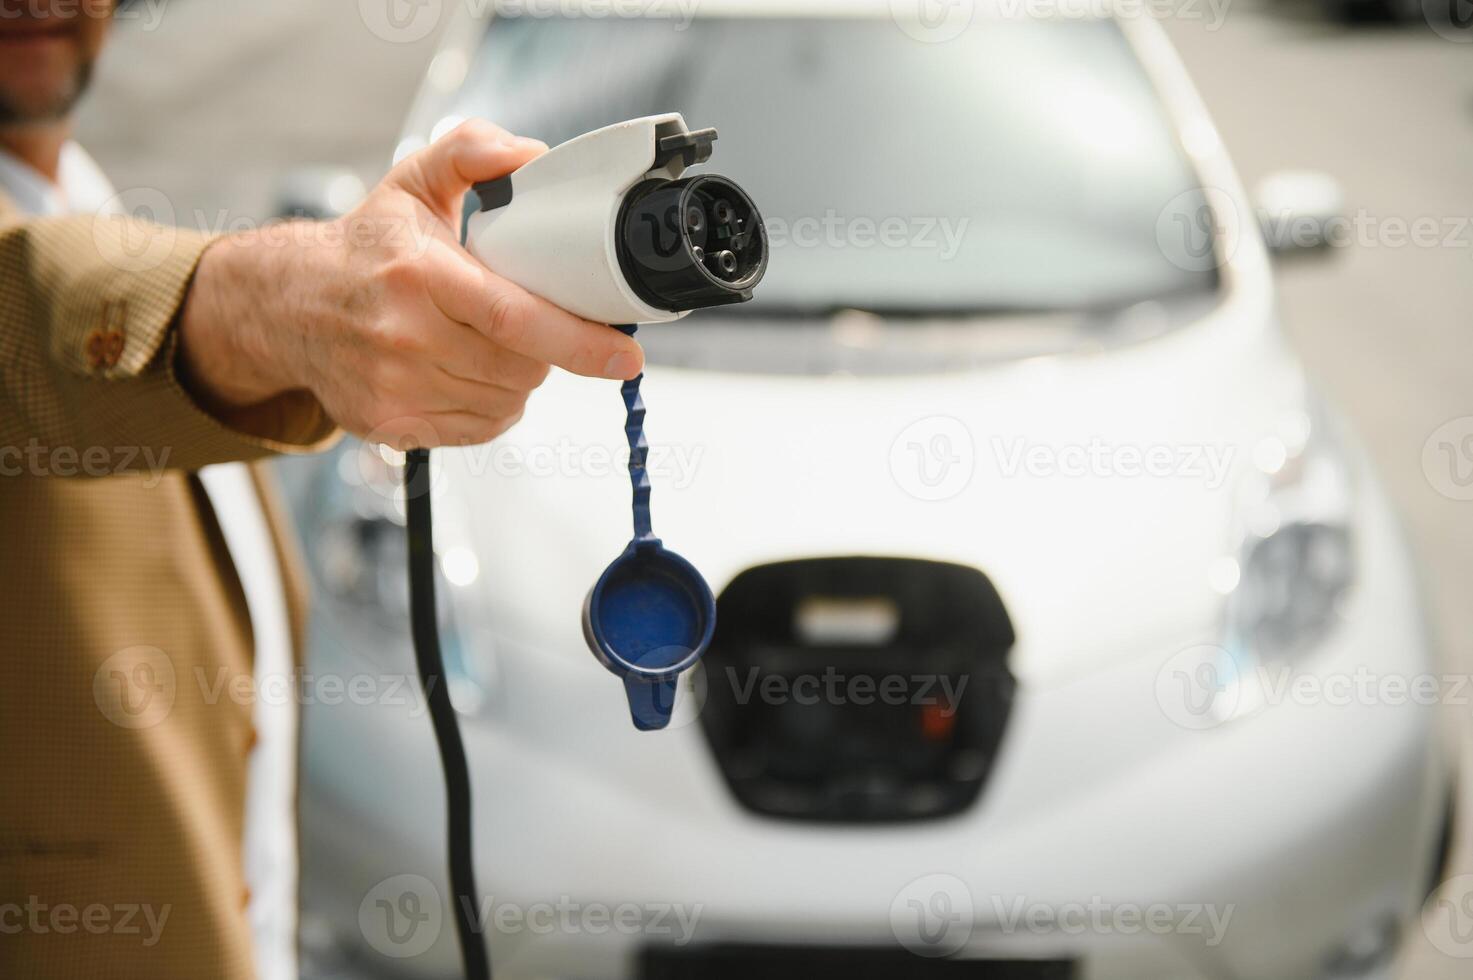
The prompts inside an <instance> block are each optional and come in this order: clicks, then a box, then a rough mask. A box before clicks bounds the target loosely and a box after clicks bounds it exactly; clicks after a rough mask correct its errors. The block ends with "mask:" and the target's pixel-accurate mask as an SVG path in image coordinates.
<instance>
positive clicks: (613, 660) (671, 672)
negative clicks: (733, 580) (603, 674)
mask: <svg viewBox="0 0 1473 980" xmlns="http://www.w3.org/2000/svg"><path fill="white" fill-rule="evenodd" d="M715 630H716V597H715V596H714V595H712V594H711V587H710V586H709V585H707V584H706V580H705V579H704V578H702V577H701V573H700V572H698V571H696V569H695V566H693V565H691V563H690V562H688V561H686V560H685V559H684V558H682V557H680V556H679V555H677V554H676V553H675V552H673V551H669V550H667V549H666V548H665V547H664V546H663V545H662V544H661V543H660V540H659V539H658V538H644V539H638V540H635V541H632V542H630V544H629V547H628V548H626V549H624V552H623V553H622V554H621V555H620V556H619V557H618V558H616V559H614V561H613V563H612V564H610V565H609V567H608V568H607V569H605V570H604V573H603V575H601V576H599V579H598V581H597V582H596V583H594V586H593V588H592V589H591V590H590V591H589V593H588V598H587V599H586V600H585V601H584V603H583V635H584V638H585V639H587V641H588V646H589V649H591V650H592V651H593V654H594V656H595V657H597V658H598V660H599V662H600V663H602V664H603V665H604V666H605V667H607V668H608V669H609V670H610V671H612V672H613V673H614V674H616V675H617V676H619V677H620V678H622V679H623V681H624V693H625V695H626V696H627V697H628V699H629V713H630V715H631V716H632V717H633V719H634V727H636V728H638V729H640V730H641V731H651V730H654V729H659V728H664V727H665V726H666V725H668V724H669V723H670V714H671V712H672V711H673V710H674V709H675V689H676V679H677V678H678V677H679V676H680V673H681V672H682V671H685V670H689V669H690V668H691V667H693V666H695V664H696V661H698V660H700V658H701V655H702V654H703V653H705V652H706V648H707V647H708V646H710V645H711V636H712V634H713V633H714V632H715Z"/></svg>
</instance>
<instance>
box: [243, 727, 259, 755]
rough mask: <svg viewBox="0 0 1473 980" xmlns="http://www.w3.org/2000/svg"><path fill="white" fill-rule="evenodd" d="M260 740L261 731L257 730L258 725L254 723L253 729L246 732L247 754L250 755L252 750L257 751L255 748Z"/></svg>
mask: <svg viewBox="0 0 1473 980" xmlns="http://www.w3.org/2000/svg"><path fill="white" fill-rule="evenodd" d="M260 740H261V735H260V733H259V732H257V731H256V726H255V725H252V726H251V730H250V731H248V732H246V742H245V750H246V755H250V754H251V753H252V752H254V751H255V749H256V743H257V742H259V741H260Z"/></svg>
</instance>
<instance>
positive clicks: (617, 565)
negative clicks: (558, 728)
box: [583, 325, 716, 732]
mask: <svg viewBox="0 0 1473 980" xmlns="http://www.w3.org/2000/svg"><path fill="white" fill-rule="evenodd" d="M617 329H619V330H621V331H623V332H624V333H627V334H629V335H630V336H633V335H634V331H635V327H634V326H633V325H626V326H621V327H618V328H617ZM643 379H644V375H640V376H639V377H637V378H631V379H630V380H628V381H626V382H624V384H623V386H622V387H621V388H620V389H619V394H620V395H621V396H622V397H623V399H624V411H625V413H626V414H625V417H624V435H625V436H626V437H627V438H628V440H629V483H630V487H631V489H632V490H633V491H634V495H633V498H632V502H631V503H632V508H631V509H632V510H633V515H634V540H632V541H630V542H629V547H627V548H625V549H624V551H623V553H622V554H621V555H619V557H618V558H615V559H614V561H613V563H612V564H610V565H609V567H608V568H606V569H604V573H603V574H602V575H600V576H599V579H598V581H597V582H595V583H594V584H593V588H592V589H591V590H589V593H588V598H587V599H585V600H584V602H583V637H584V639H586V640H587V641H588V648H589V649H590V650H592V651H593V655H594V656H595V657H597V658H598V659H599V662H600V663H602V664H603V665H604V666H605V667H607V668H608V669H609V670H611V671H613V672H614V673H615V674H617V675H618V676H619V677H621V678H623V680H624V694H625V696H627V697H628V698H629V714H630V715H631V716H632V717H633V718H634V727H635V728H638V729H639V730H640V731H646V732H647V731H653V730H655V729H659V728H664V727H665V726H666V725H668V724H670V714H671V712H673V711H674V710H675V689H676V680H677V679H678V678H679V677H680V672H681V671H683V670H689V669H690V668H691V667H694V666H695V665H696V661H697V660H700V659H701V654H703V653H705V652H706V647H708V646H710V645H711V635H712V634H713V633H715V631H716V597H715V596H713V595H712V594H711V587H710V586H709V585H707V584H706V580H705V579H704V578H702V577H701V573H700V572H698V571H696V568H695V566H694V565H692V564H691V563H690V562H688V561H686V560H685V559H684V558H682V557H680V556H679V555H677V554H676V553H675V552H673V551H670V550H668V549H666V548H665V546H664V545H662V544H661V543H660V539H659V538H657V537H655V532H654V531H653V530H652V528H651V525H650V475H649V471H648V470H647V469H646V468H645V463H646V460H647V459H648V457H649V452H650V445H649V442H648V441H647V440H646V439H645V435H644V416H645V408H644V398H643V397H642V396H641V395H640V391H639V388H640V382H641V381H642V380H643Z"/></svg>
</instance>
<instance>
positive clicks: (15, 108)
mask: <svg viewBox="0 0 1473 980" xmlns="http://www.w3.org/2000/svg"><path fill="white" fill-rule="evenodd" d="M91 78H92V66H91V65H82V66H81V67H79V68H77V69H76V70H75V71H74V73H73V74H72V77H71V78H68V79H66V80H65V81H63V82H61V83H60V84H53V85H47V86H44V87H34V88H29V89H21V90H18V91H12V90H9V89H8V87H7V86H5V85H3V84H0V126H39V125H44V124H46V123H52V122H57V121H59V120H62V119H65V118H66V117H67V116H68V115H70V114H71V111H72V109H74V108H75V107H76V105H77V101H78V100H79V99H81V97H82V93H84V92H85V91H86V90H87V84H88V82H89V81H91Z"/></svg>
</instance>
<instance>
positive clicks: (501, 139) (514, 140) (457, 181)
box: [387, 119, 547, 223]
mask: <svg viewBox="0 0 1473 980" xmlns="http://www.w3.org/2000/svg"><path fill="white" fill-rule="evenodd" d="M545 152H547V145H546V144H545V143H543V142H541V141H540V140H534V139H527V138H525V137H521V136H513V135H512V134H511V133H508V132H507V131H506V130H504V129H502V128H501V127H500V126H496V125H493V124H491V123H489V122H486V121H485V120H483V119H472V120H470V121H468V122H464V123H461V124H460V125H459V126H457V127H455V129H453V130H451V131H450V132H449V133H446V134H445V135H444V136H442V137H440V138H439V139H438V140H436V141H435V142H434V143H432V144H430V145H429V146H428V147H426V148H425V149H423V150H420V151H419V152H418V153H414V154H411V155H410V156H408V157H406V158H405V159H403V160H401V161H400V162H399V164H398V165H397V166H395V167H394V169H393V170H392V171H390V172H389V176H388V178H387V179H388V180H389V181H391V182H393V183H395V184H397V185H398V186H399V187H402V188H403V189H404V190H406V191H408V192H409V193H410V194H413V195H414V196H415V197H417V198H419V199H420V200H421V201H423V202H424V203H425V204H426V205H427V206H428V207H430V208H432V209H433V210H434V211H435V212H436V213H438V214H439V215H440V216H441V217H442V218H445V219H446V220H447V221H451V222H452V223H454V219H455V218H457V217H458V215H459V214H460V202H461V198H463V197H464V196H465V192H466V191H468V190H470V188H471V185H472V184H476V183H479V182H480V181H483V180H495V179H496V178H497V177H504V176H506V175H507V174H509V173H511V172H512V171H513V170H516V169H517V168H518V167H520V166H522V165H523V164H525V163H527V162H528V161H530V160H533V159H535V158H536V157H538V156H539V155H541V154H543V153H545Z"/></svg>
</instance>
